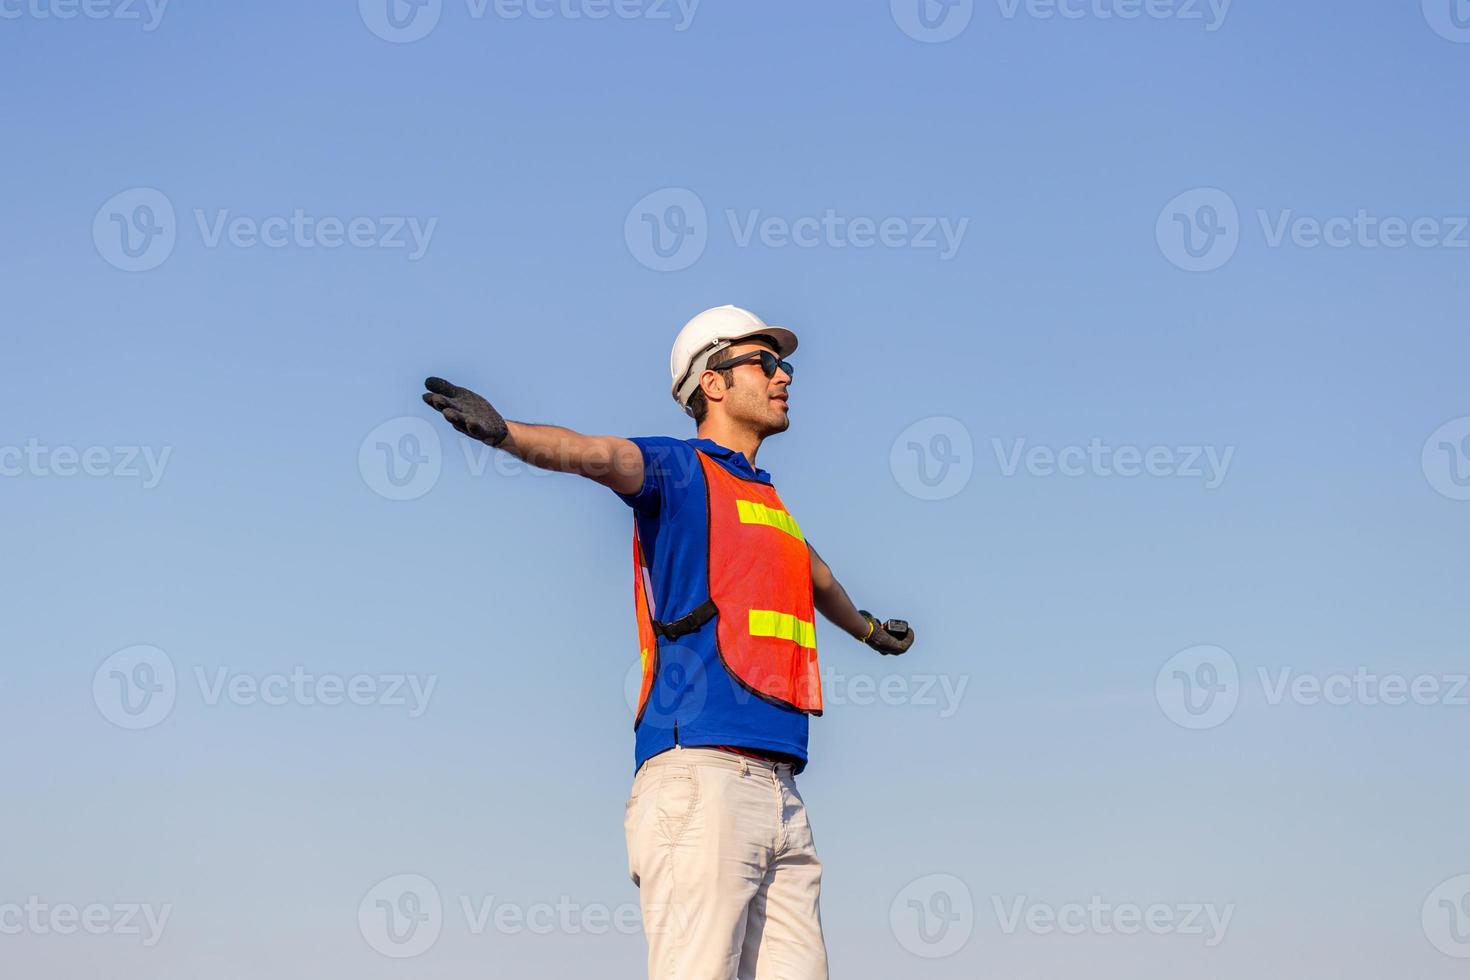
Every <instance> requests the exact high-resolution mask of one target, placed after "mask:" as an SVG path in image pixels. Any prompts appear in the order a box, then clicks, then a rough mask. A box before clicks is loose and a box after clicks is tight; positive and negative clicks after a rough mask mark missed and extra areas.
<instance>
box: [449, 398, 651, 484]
mask: <svg viewBox="0 0 1470 980" xmlns="http://www.w3.org/2000/svg"><path fill="white" fill-rule="evenodd" d="M424 387H425V388H428V389H429V390H428V392H427V393H425V395H424V401H425V402H426V403H427V404H428V405H429V406H430V407H431V408H434V409H436V410H437V411H438V412H439V413H440V414H442V415H443V416H444V418H445V421H447V422H448V423H449V424H450V425H452V426H454V428H455V429H456V430H457V431H458V432H461V433H463V434H464V435H466V436H469V437H470V438H471V439H476V440H478V441H480V442H483V443H485V444H486V445H487V446H494V447H496V448H497V449H504V450H505V451H506V452H508V453H510V454H511V455H512V456H516V457H517V458H519V459H522V460H524V461H525V462H527V463H530V464H531V465H532V466H538V467H540V468H542V469H546V470H554V471H556V472H558V473H571V474H574V475H576V476H585V477H586V478H587V479H589V480H592V481H594V482H596V483H600V484H602V485H603V486H605V487H609V488H611V489H613V490H615V491H617V492H618V493H622V494H635V493H637V492H638V491H639V490H640V489H642V487H643V453H642V452H641V451H640V450H639V449H638V447H637V445H635V444H634V443H633V442H632V441H631V440H628V439H624V438H622V437H621V436H587V435H583V434H582V433H580V432H573V431H572V430H571V429H567V428H563V427H562V426H559V425H532V424H531V423H529V422H512V421H509V420H508V419H505V418H503V417H502V416H501V414H500V413H499V412H497V411H496V410H495V408H494V406H492V405H491V404H490V403H489V402H488V401H486V400H485V399H484V398H482V397H481V396H479V395H477V394H475V393H474V392H473V391H470V390H469V389H468V388H461V387H459V386H458V385H454V384H451V383H449V382H448V381H445V380H444V379H443V378H429V379H428V380H427V381H425V382H424Z"/></svg>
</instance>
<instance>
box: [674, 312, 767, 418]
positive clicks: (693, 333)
mask: <svg viewBox="0 0 1470 980" xmlns="http://www.w3.org/2000/svg"><path fill="white" fill-rule="evenodd" d="M762 333H763V334H765V335H766V336H768V337H770V338H771V339H772V340H774V341H775V342H776V343H777V345H778V349H777V351H776V353H777V354H780V355H781V356H782V357H790V356H791V352H792V351H794V350H796V334H794V333H792V332H791V331H790V330H787V329H786V328H785V327H773V326H770V325H768V324H767V323H766V321H764V320H762V319H761V318H760V317H758V316H756V315H755V314H754V313H752V312H750V311H749V310H742V309H741V308H740V307H738V306H716V307H715V308H714V309H712V310H705V311H704V312H703V313H701V314H699V315H698V316H696V317H695V318H694V319H692V320H690V321H689V322H688V323H686V324H684V329H683V330H680V331H679V336H677V337H675V338H674V349H673V351H672V352H671V353H670V354H669V373H670V374H671V375H673V377H674V388H673V395H674V401H676V402H678V403H679V407H680V408H682V409H684V411H685V412H686V413H688V414H690V415H692V414H694V413H693V412H690V411H689V399H690V398H691V397H693V395H694V392H695V391H696V390H697V389H698V388H699V376H700V375H701V374H702V373H704V365H703V364H702V363H701V364H700V368H699V370H698V371H696V370H694V363H695V361H697V360H699V359H700V358H702V357H705V356H707V355H708V354H709V353H710V351H712V350H713V349H714V348H715V347H717V346H719V345H721V344H727V345H728V344H730V343H733V342H735V341H737V340H744V339H745V338H746V337H751V336H754V335H755V334H762Z"/></svg>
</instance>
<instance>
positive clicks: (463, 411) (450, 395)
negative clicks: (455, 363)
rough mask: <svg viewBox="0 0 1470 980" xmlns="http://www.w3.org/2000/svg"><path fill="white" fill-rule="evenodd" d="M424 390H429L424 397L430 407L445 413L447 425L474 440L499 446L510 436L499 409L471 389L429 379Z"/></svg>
mask: <svg viewBox="0 0 1470 980" xmlns="http://www.w3.org/2000/svg"><path fill="white" fill-rule="evenodd" d="M424 387H425V388H428V389H429V390H428V392H426V393H425V394H424V401H425V402H426V403H427V404H428V405H429V407H430V408H434V409H438V410H439V411H440V412H442V413H443V415H444V419H445V421H447V422H448V423H449V424H450V425H452V426H454V427H455V429H457V430H458V431H460V432H462V433H464V434H465V435H467V436H469V437H470V438H471V439H479V440H480V441H481V442H487V443H489V444H490V445H492V446H498V445H500V444H501V443H502V442H504V441H505V437H506V436H508V435H510V429H509V428H507V427H506V424H505V419H503V418H501V415H500V413H499V412H497V411H496V410H495V406H494V405H491V404H490V403H489V402H487V401H486V400H485V399H483V398H481V397H480V396H479V395H477V394H475V393H474V392H473V391H470V390H469V389H468V388H461V387H459V386H458V385H452V384H450V383H449V382H448V381H445V380H444V379H443V378H429V379H428V380H426V381H425V382H424Z"/></svg>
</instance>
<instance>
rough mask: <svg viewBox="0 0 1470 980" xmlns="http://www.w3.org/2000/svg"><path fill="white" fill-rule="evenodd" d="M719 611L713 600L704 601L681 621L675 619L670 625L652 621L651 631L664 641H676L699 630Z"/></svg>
mask: <svg viewBox="0 0 1470 980" xmlns="http://www.w3.org/2000/svg"><path fill="white" fill-rule="evenodd" d="M717 612H719V609H717V608H716V607H715V600H713V599H706V600H704V601H703V602H701V603H700V604H699V605H698V606H696V607H695V608H694V611H693V612H692V613H690V614H689V615H687V616H685V617H683V618H682V619H676V620H674V621H673V622H671V623H661V622H659V621H658V620H656V619H655V620H653V631H654V632H655V633H657V634H658V635H659V636H661V637H663V638H664V639H666V640H677V639H678V638H679V637H681V636H688V635H689V634H690V633H693V632H694V631H695V630H697V629H699V628H700V627H701V626H703V625H704V624H705V623H707V622H709V621H710V620H712V619H714V618H715V613H717Z"/></svg>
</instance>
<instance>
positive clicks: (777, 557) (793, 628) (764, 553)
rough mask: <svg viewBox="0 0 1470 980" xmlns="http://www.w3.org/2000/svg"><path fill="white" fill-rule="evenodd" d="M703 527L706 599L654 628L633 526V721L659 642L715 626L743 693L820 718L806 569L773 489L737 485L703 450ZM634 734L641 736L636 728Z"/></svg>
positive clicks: (795, 530)
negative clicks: (637, 663)
mask: <svg viewBox="0 0 1470 980" xmlns="http://www.w3.org/2000/svg"><path fill="white" fill-rule="evenodd" d="M695 455H697V456H698V457H699V462H700V465H701V466H702V467H703V469H704V483H705V487H706V497H705V499H706V508H707V512H708V526H709V592H710V594H709V600H708V601H707V602H706V603H704V604H702V605H701V606H700V608H698V609H696V610H694V611H693V612H691V613H689V614H688V615H686V616H685V617H684V618H683V619H682V620H679V621H675V622H660V621H658V620H656V619H654V614H655V609H654V605H653V600H652V595H653V583H652V581H651V579H650V577H649V573H648V565H647V563H646V562H645V561H644V558H643V547H642V545H641V544H640V543H639V540H638V523H637V521H636V520H635V521H634V522H633V573H634V582H633V601H634V609H635V613H636V616H637V619H638V647H639V652H640V655H641V657H642V661H643V685H642V690H641V691H640V693H639V697H638V721H642V719H643V711H644V709H645V708H646V707H647V705H648V697H649V694H650V693H651V692H652V691H653V682H654V678H655V677H657V676H658V660H659V657H658V639H659V637H660V636H661V635H662V636H665V637H668V638H674V637H677V636H681V635H685V634H687V633H691V632H694V630H695V629H698V628H700V627H702V626H703V625H704V624H705V623H707V622H708V621H709V619H710V618H713V619H714V620H715V647H716V650H717V651H718V652H719V656H720V662H721V663H722V664H724V667H725V670H726V671H728V672H729V673H730V675H731V676H732V677H734V678H735V680H736V681H738V682H739V683H740V685H741V686H742V687H744V688H745V689H746V690H748V691H751V692H753V693H755V694H756V695H758V696H760V697H762V698H764V699H765V700H767V701H771V702H774V703H776V704H781V705H785V706H786V707H789V708H794V709H796V710H797V711H802V712H805V713H807V714H813V715H820V714H821V713H822V677H821V673H820V671H819V670H818V667H817V628H816V609H815V606H814V605H813V602H812V560H811V554H810V552H809V551H808V550H807V544H806V539H805V538H804V537H802V534H801V528H800V527H799V526H798V525H797V523H796V520H795V519H794V518H792V516H791V514H790V512H788V511H787V510H786V506H785V505H784V504H783V503H781V498H780V497H779V496H778V495H777V494H776V489H775V487H772V486H771V485H770V484H769V483H762V482H760V481H758V480H746V479H743V478H741V477H738V476H736V475H735V474H733V473H731V472H730V471H729V470H727V469H725V468H724V467H723V466H721V465H720V464H719V463H717V462H715V461H714V460H713V459H711V458H710V457H709V456H707V455H706V454H705V453H703V452H702V451H700V450H697V449H696V450H695ZM634 727H635V728H636V727H637V722H636V721H635V723H634Z"/></svg>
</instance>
